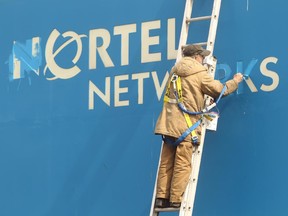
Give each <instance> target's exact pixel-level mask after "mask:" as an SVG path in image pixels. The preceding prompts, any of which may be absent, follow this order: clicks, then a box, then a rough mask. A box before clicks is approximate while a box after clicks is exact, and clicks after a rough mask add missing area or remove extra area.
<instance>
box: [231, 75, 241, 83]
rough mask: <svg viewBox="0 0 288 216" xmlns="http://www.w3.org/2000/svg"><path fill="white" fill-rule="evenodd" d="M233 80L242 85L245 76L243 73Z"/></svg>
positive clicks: (235, 76)
mask: <svg viewBox="0 0 288 216" xmlns="http://www.w3.org/2000/svg"><path fill="white" fill-rule="evenodd" d="M233 80H234V81H235V82H236V83H240V82H242V81H243V74H241V73H237V74H235V75H234V77H233Z"/></svg>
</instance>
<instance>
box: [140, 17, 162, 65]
mask: <svg viewBox="0 0 288 216" xmlns="http://www.w3.org/2000/svg"><path fill="white" fill-rule="evenodd" d="M160 26H161V23H160V20H157V21H151V22H143V23H142V31H141V45H142V46H141V63H146V62H156V61H161V53H150V52H149V47H150V46H152V45H159V36H153V37H150V34H149V33H150V30H152V29H160Z"/></svg>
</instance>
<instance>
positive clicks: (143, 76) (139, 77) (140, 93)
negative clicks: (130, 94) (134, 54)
mask: <svg viewBox="0 0 288 216" xmlns="http://www.w3.org/2000/svg"><path fill="white" fill-rule="evenodd" d="M149 76H150V75H149V72H144V73H139V74H132V80H136V79H137V80H138V104H143V95H144V93H143V92H144V89H143V80H144V79H146V78H149Z"/></svg>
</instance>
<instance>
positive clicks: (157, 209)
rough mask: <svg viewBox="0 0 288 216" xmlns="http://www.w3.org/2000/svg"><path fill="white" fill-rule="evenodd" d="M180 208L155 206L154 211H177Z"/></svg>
mask: <svg viewBox="0 0 288 216" xmlns="http://www.w3.org/2000/svg"><path fill="white" fill-rule="evenodd" d="M179 210H180V208H155V210H154V211H155V212H176V211H179Z"/></svg>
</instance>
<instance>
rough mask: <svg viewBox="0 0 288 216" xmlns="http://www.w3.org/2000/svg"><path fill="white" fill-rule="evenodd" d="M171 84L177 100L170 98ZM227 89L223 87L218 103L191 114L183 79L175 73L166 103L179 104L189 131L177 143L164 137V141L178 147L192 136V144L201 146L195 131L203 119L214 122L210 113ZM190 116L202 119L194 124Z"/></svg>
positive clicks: (166, 94)
mask: <svg viewBox="0 0 288 216" xmlns="http://www.w3.org/2000/svg"><path fill="white" fill-rule="evenodd" d="M171 83H172V84H173V93H174V95H175V98H176V99H172V98H169V97H168V95H169V90H170V84H171ZM226 89H227V87H226V85H224V87H223V89H222V91H221V93H220V95H219V97H218V99H217V100H216V102H214V103H212V104H211V105H209V106H207V107H206V108H204V109H203V110H202V111H199V112H191V111H189V110H187V109H186V107H185V105H184V103H183V96H182V87H181V77H180V76H178V75H176V74H175V73H174V74H172V77H171V81H170V82H169V84H168V86H167V89H166V93H165V96H164V103H177V105H178V107H179V109H180V110H181V111H182V112H183V115H184V117H185V120H186V123H187V126H188V129H187V130H186V131H185V132H184V133H183V134H182V135H181V136H180V137H179V138H178V139H177V140H176V141H174V140H172V139H170V138H168V137H165V136H162V139H163V141H165V142H166V143H169V144H172V145H174V146H178V145H179V144H180V143H181V142H182V141H183V140H184V139H185V138H186V137H187V136H188V135H189V134H191V137H192V144H193V145H196V146H197V145H199V144H200V142H199V140H198V136H197V134H196V132H195V129H196V128H197V127H198V126H199V125H200V124H201V122H202V120H203V118H206V119H208V120H210V121H211V120H212V118H211V117H210V116H209V111H210V110H211V109H212V108H214V107H215V106H216V105H217V103H218V102H219V100H220V99H221V97H222V96H223V94H224V92H225V91H226ZM189 115H201V118H200V119H199V120H198V121H197V122H195V123H194V124H192V122H191V119H190V116H189Z"/></svg>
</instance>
